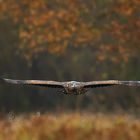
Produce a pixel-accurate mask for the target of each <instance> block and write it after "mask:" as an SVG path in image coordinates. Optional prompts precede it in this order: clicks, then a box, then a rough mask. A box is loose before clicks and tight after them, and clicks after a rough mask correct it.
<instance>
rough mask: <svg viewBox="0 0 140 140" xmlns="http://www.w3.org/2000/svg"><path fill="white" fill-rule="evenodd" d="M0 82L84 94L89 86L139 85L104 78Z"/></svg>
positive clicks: (9, 80) (135, 82)
mask: <svg viewBox="0 0 140 140" xmlns="http://www.w3.org/2000/svg"><path fill="white" fill-rule="evenodd" d="M0 81H1V82H6V83H10V84H20V85H36V86H45V87H50V88H60V89H62V90H61V91H62V92H63V93H65V94H69V95H71V94H77V95H78V94H84V93H85V92H87V90H88V89H90V88H96V87H105V86H113V85H126V86H140V81H119V80H105V81H90V82H77V81H68V82H58V81H45V80H13V79H5V78H1V79H0Z"/></svg>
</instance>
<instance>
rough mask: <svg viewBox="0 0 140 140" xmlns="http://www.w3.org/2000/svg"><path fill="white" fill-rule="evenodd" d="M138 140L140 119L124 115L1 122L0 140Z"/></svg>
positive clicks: (31, 117) (32, 117)
mask: <svg viewBox="0 0 140 140" xmlns="http://www.w3.org/2000/svg"><path fill="white" fill-rule="evenodd" d="M63 139H65V140H140V119H136V118H134V117H130V116H127V115H124V116H121V115H117V116H113V115H101V114H96V115H95V114H89V113H88V114H85V113H84V114H77V113H71V114H70V113H69V114H61V115H58V114H57V115H51V114H49V115H47V114H45V115H40V116H38V115H27V116H26V115H21V116H17V117H16V118H15V119H14V120H9V119H6V118H5V119H1V120H0V140H63Z"/></svg>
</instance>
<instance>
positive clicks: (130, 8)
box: [0, 0, 140, 62]
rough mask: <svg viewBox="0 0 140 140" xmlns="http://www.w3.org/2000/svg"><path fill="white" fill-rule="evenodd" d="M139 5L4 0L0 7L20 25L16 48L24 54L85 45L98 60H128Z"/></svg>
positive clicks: (127, 0)
mask: <svg viewBox="0 0 140 140" xmlns="http://www.w3.org/2000/svg"><path fill="white" fill-rule="evenodd" d="M139 5H140V1H139V0H118V1H110V0H105V1H101V0H92V1H83V0H81V1H78V0H67V1H63V0H52V1H49V0H36V1H30V0H29V1H28V0H23V1H17V0H6V1H4V2H3V1H1V2H0V7H1V8H0V9H1V18H2V19H3V18H5V17H9V18H10V19H11V20H13V21H14V22H15V24H18V25H19V39H20V45H19V46H20V47H19V50H20V51H21V52H22V53H23V54H24V56H26V57H31V56H37V55H39V54H40V53H41V52H44V51H49V52H53V53H62V52H64V51H65V50H66V48H67V47H68V46H70V47H72V46H78V47H80V46H88V47H93V48H96V49H97V50H98V51H99V53H98V55H97V58H98V60H101V61H104V60H105V59H112V60H113V62H117V61H119V59H120V60H124V61H126V62H127V61H128V59H129V57H131V56H134V55H135V53H136V50H137V49H139V48H138V47H139V37H140V31H139V30H140V17H139V14H138V13H140V9H139ZM6 15H8V16H6ZM103 20H104V21H103ZM104 36H106V37H107V38H109V39H110V40H109V41H107V40H106V39H105V40H104V39H103V38H104ZM103 40H104V41H103ZM114 50H115V51H116V54H115V55H112V57H109V58H108V55H111V54H112V52H114ZM132 50H133V51H132ZM118 58H119V59H118Z"/></svg>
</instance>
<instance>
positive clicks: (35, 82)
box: [0, 78, 64, 88]
mask: <svg viewBox="0 0 140 140" xmlns="http://www.w3.org/2000/svg"><path fill="white" fill-rule="evenodd" d="M0 80H1V81H3V82H6V83H9V84H21V85H36V86H46V87H52V88H64V87H63V84H64V83H63V82H57V81H45V80H13V79H5V78H1V79H0Z"/></svg>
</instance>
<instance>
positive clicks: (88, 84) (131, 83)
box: [84, 80, 140, 88]
mask: <svg viewBox="0 0 140 140" xmlns="http://www.w3.org/2000/svg"><path fill="white" fill-rule="evenodd" d="M113 85H127V86H140V81H119V80H106V81H91V82H85V83H84V87H85V88H94V87H104V86H113Z"/></svg>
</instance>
